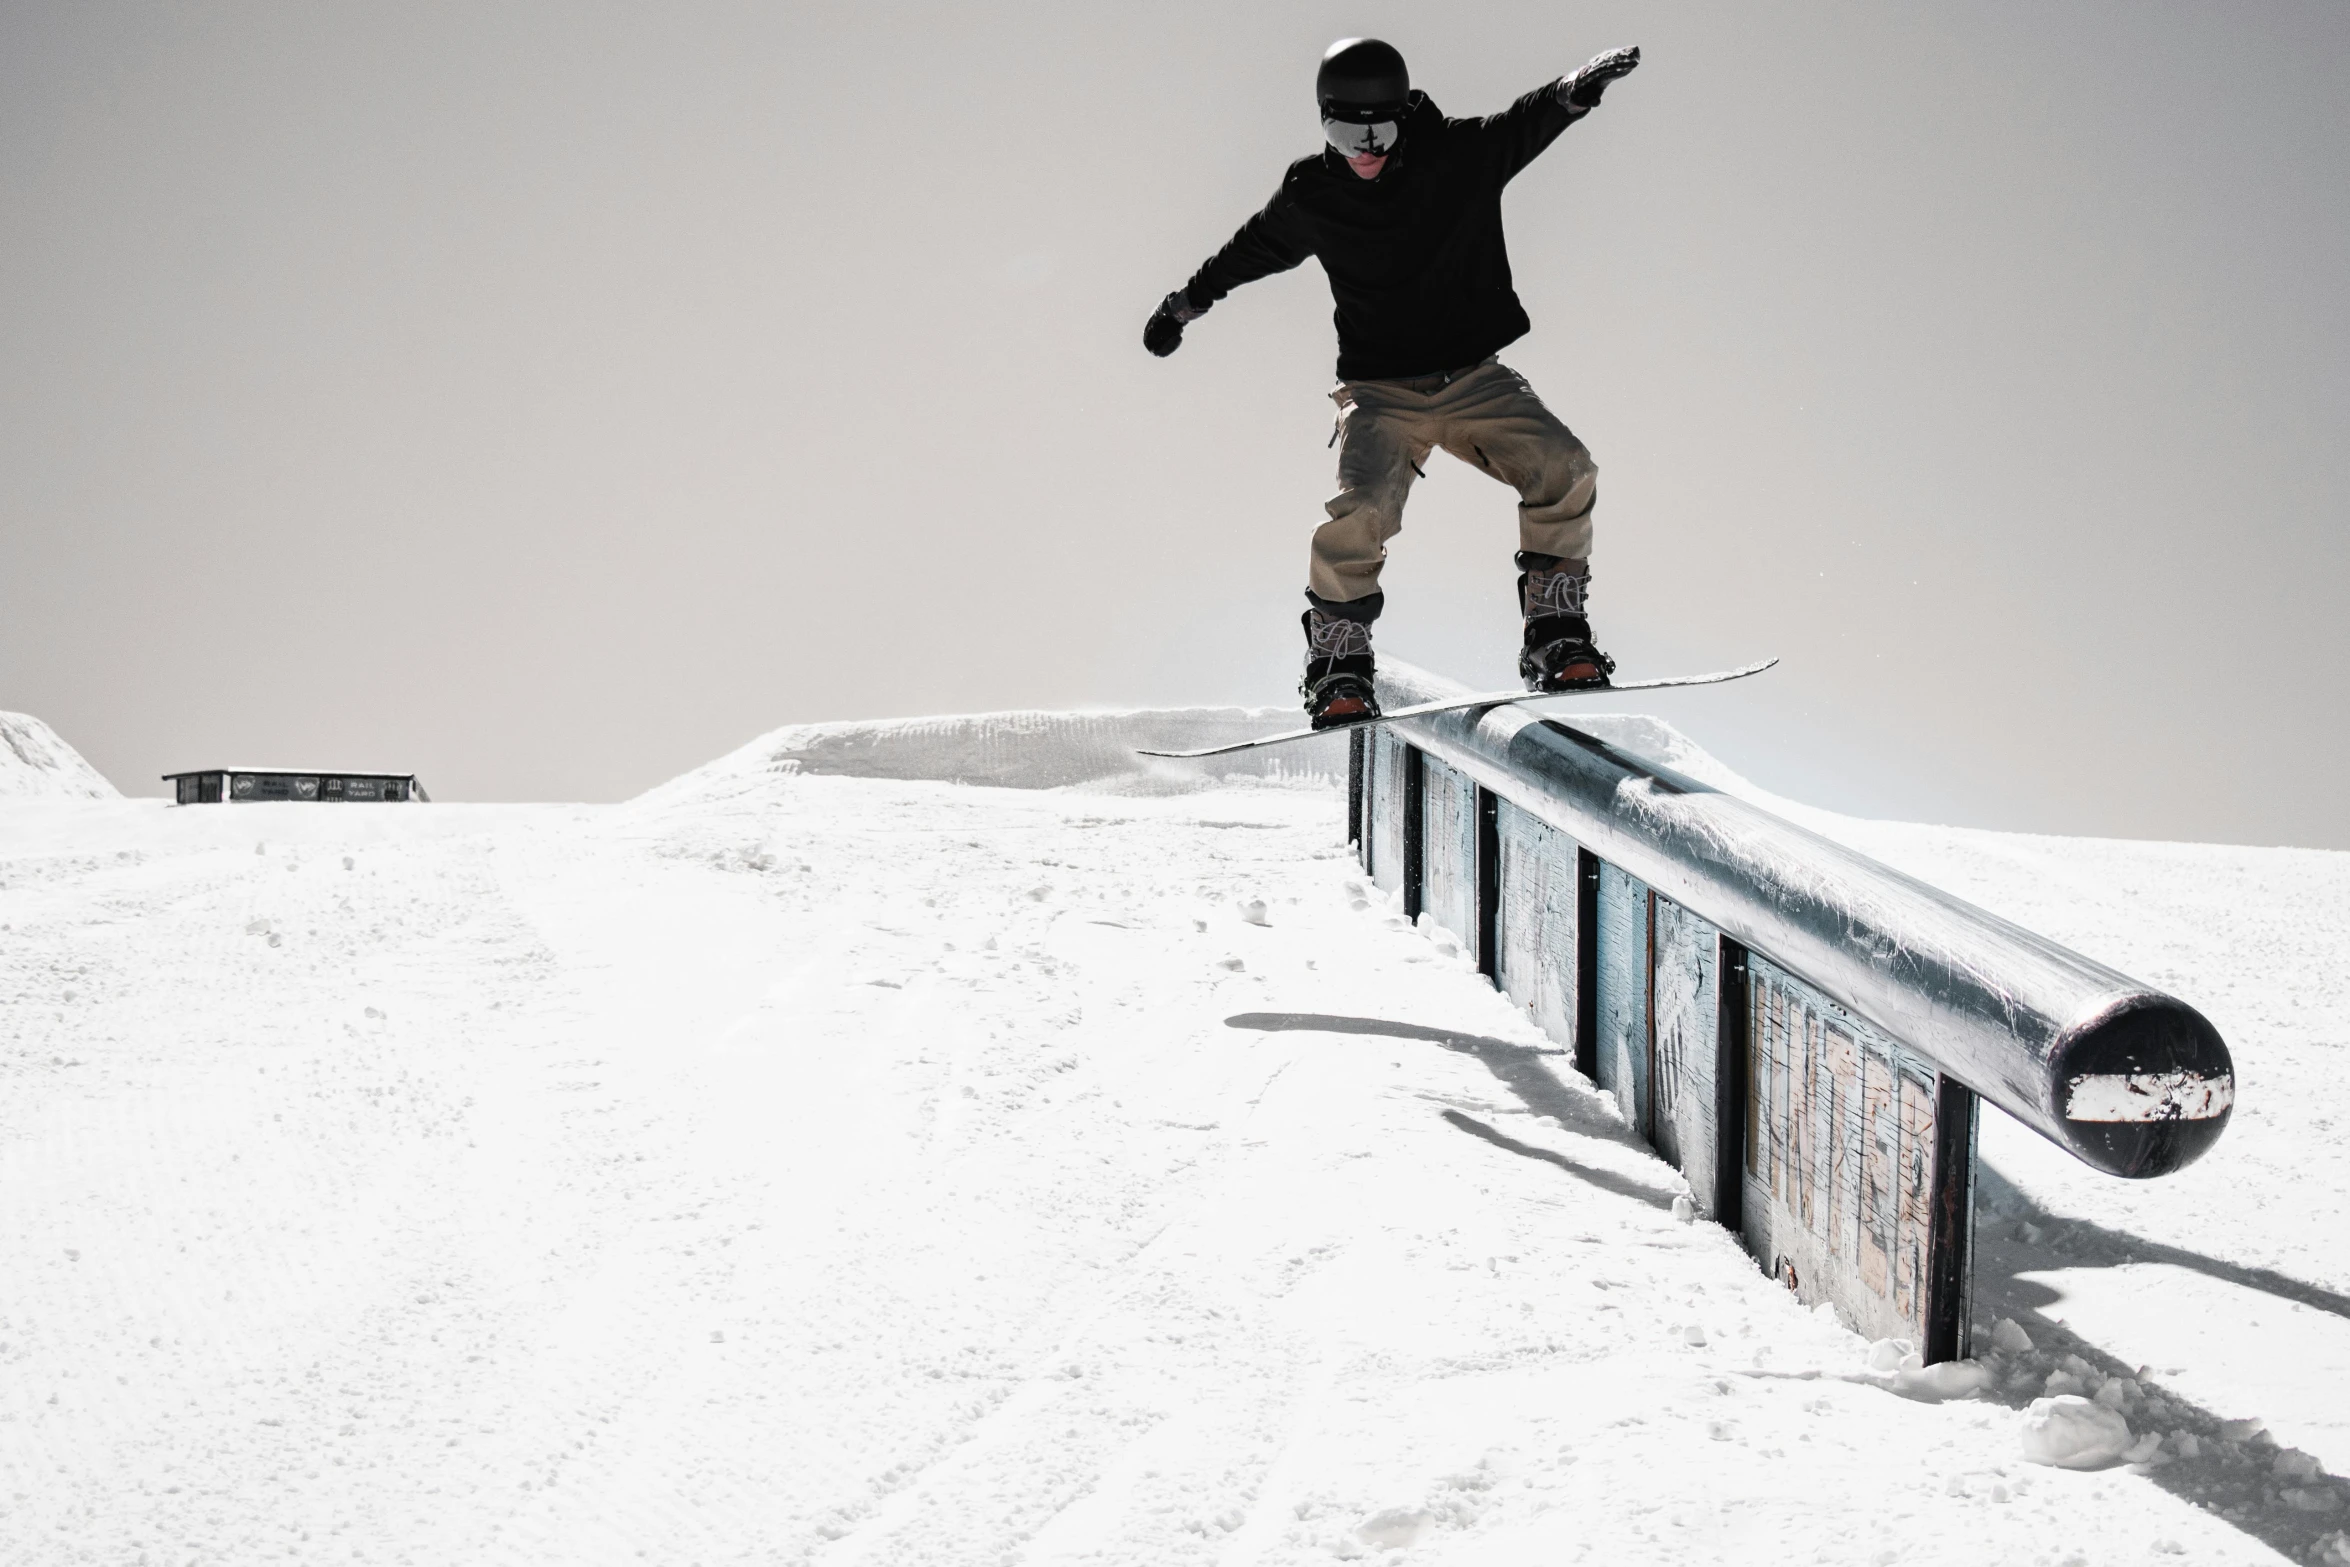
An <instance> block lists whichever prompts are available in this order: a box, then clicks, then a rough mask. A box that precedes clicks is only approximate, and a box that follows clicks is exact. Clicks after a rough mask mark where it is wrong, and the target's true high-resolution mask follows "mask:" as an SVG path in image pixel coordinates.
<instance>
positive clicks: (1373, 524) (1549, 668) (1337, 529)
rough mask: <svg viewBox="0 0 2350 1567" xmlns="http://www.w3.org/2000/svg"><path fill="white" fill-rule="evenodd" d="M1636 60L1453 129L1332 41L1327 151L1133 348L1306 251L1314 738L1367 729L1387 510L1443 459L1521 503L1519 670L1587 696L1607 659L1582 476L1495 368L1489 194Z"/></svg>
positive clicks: (1293, 177) (1497, 211)
mask: <svg viewBox="0 0 2350 1567" xmlns="http://www.w3.org/2000/svg"><path fill="white" fill-rule="evenodd" d="M1639 63H1640V51H1639V50H1638V49H1636V48H1634V49H1616V50H1611V51H1610V52H1608V53H1606V54H1603V55H1600V56H1599V57H1598V58H1596V59H1594V60H1593V61H1592V62H1591V63H1590V64H1588V65H1586V66H1584V67H1583V68H1582V69H1581V70H1580V71H1577V72H1576V73H1575V74H1574V75H1572V76H1567V77H1562V78H1560V79H1559V80H1557V81H1555V82H1549V83H1546V84H1545V85H1543V86H1541V87H1537V88H1536V89H1534V91H1532V92H1530V93H1528V94H1526V96H1525V97H1523V98H1520V99H1519V100H1518V101H1517V102H1516V103H1513V104H1511V105H1510V106H1509V107H1508V108H1506V109H1504V110H1502V111H1501V113H1499V114H1495V115H1489V116H1487V117H1486V118H1484V119H1481V120H1454V119H1448V118H1446V117H1445V116H1444V115H1443V114H1442V113H1440V112H1439V111H1438V109H1437V107H1436V105H1435V104H1433V103H1431V102H1430V101H1429V99H1428V95H1427V94H1426V93H1423V92H1414V91H1413V90H1412V85H1411V78H1410V76H1409V74H1408V73H1407V72H1406V71H1405V69H1404V60H1403V56H1402V55H1401V54H1399V53H1397V52H1396V50H1395V49H1394V48H1392V47H1391V46H1389V45H1387V44H1384V43H1381V42H1380V41H1379V40H1378V39H1376V38H1348V39H1342V40H1340V41H1339V42H1338V43H1335V44H1332V45H1331V46H1330V49H1329V52H1328V53H1326V54H1324V55H1323V56H1322V69H1321V72H1320V74H1319V75H1318V76H1317V77H1316V78H1315V82H1314V90H1315V95H1316V97H1318V98H1319V99H1320V101H1321V108H1322V132H1323V136H1324V138H1325V139H1326V140H1327V142H1328V144H1329V145H1327V146H1326V147H1324V148H1323V149H1322V151H1321V152H1320V153H1319V154H1318V155H1316V156H1314V157H1309V158H1301V159H1299V160H1298V161H1297V162H1295V163H1293V164H1291V165H1290V166H1289V172H1288V173H1286V174H1284V175H1283V176H1282V178H1281V188H1280V189H1279V190H1277V191H1275V192H1274V193H1273V199H1272V200H1271V201H1269V202H1267V203H1266V204H1265V210H1264V211H1262V212H1260V213H1258V214H1257V215H1256V216H1255V217H1253V218H1250V219H1249V220H1248V221H1247V222H1246V223H1244V224H1242V225H1241V227H1240V232H1239V233H1237V234H1235V235H1233V236H1232V239H1231V242H1230V243H1228V244H1227V245H1225V247H1224V248H1223V249H1222V250H1219V251H1217V252H1216V254H1215V255H1213V256H1211V257H1209V258H1208V261H1207V264H1206V265H1205V266H1203V267H1201V268H1200V269H1199V271H1198V272H1196V273H1194V274H1193V275H1192V279H1191V281H1190V282H1189V283H1186V284H1185V285H1184V286H1183V287H1182V288H1179V289H1177V290H1176V291H1175V292H1174V293H1172V294H1169V295H1168V296H1167V297H1166V299H1165V300H1163V301H1162V302H1161V303H1160V305H1159V308H1158V309H1157V310H1156V311H1154V312H1153V313H1152V315H1151V318H1150V323H1149V325H1147V326H1145V327H1144V328H1143V333H1142V341H1143V346H1144V347H1146V348H1148V349H1149V350H1150V351H1151V352H1152V353H1154V354H1157V355H1159V356H1160V357H1161V358H1164V357H1165V356H1166V355H1168V354H1171V353H1173V352H1175V350H1176V348H1177V347H1179V346H1180V345H1181V344H1182V342H1183V328H1184V327H1185V325H1186V324H1188V323H1190V322H1192V321H1196V320H1198V319H1199V318H1200V317H1201V316H1202V315H1204V314H1206V313H1207V310H1208V308H1209V307H1210V306H1211V305H1213V304H1215V302H1216V301H1217V300H1219V299H1222V298H1223V297H1224V296H1225V295H1226V294H1229V293H1231V292H1232V290H1234V289H1236V288H1238V287H1239V286H1240V285H1241V284H1243V283H1247V282H1251V281H1253V280H1254V279H1257V278H1261V277H1267V276H1270V275H1271V274H1273V273H1275V272H1286V271H1288V270H1289V269H1290V268H1291V267H1294V266H1296V265H1297V264H1298V263H1300V262H1302V261H1304V260H1305V259H1306V257H1308V256H1314V257H1317V258H1319V260H1320V261H1321V263H1322V270H1323V271H1324V272H1325V273H1327V274H1328V275H1329V278H1330V292H1331V294H1332V296H1333V297H1334V298H1335V299H1336V301H1337V304H1338V311H1337V323H1338V389H1337V390H1336V391H1334V392H1332V393H1331V399H1332V400H1333V401H1334V402H1336V403H1337V404H1338V430H1337V433H1336V435H1335V436H1334V437H1333V438H1332V439H1333V441H1334V443H1335V444H1336V445H1337V447H1338V493H1337V494H1336V495H1334V496H1332V497H1331V498H1330V499H1329V500H1328V501H1327V502H1326V503H1324V504H1325V506H1326V509H1327V510H1328V511H1329V513H1330V520H1329V521H1327V522H1325V523H1323V524H1322V525H1321V526H1320V527H1318V528H1316V529H1315V530H1314V543H1313V554H1312V560H1311V564H1310V569H1309V573H1308V579H1307V580H1308V584H1309V585H1308V587H1307V588H1306V603H1307V606H1308V607H1307V609H1306V613H1305V631H1306V675H1305V681H1304V683H1303V684H1302V685H1301V686H1300V688H1299V689H1300V690H1302V691H1303V692H1304V693H1305V699H1306V711H1307V712H1308V713H1310V714H1311V715H1312V716H1313V724H1314V727H1315V728H1317V729H1324V728H1329V727H1331V726H1333V725H1337V724H1346V723H1355V722H1359V721H1361V720H1363V719H1366V718H1375V717H1377V716H1378V713H1379V703H1378V698H1377V697H1376V696H1374V695H1373V693H1372V688H1371V670H1372V663H1371V623H1372V622H1373V621H1375V620H1377V619H1378V618H1379V611H1380V609H1381V608H1382V607H1384V605H1385V603H1386V599H1385V596H1384V595H1383V594H1381V592H1380V591H1379V568H1380V567H1381V565H1383V564H1384V563H1385V561H1386V559H1387V541H1388V540H1389V539H1391V538H1393V537H1394V536H1395V535H1396V533H1397V532H1398V531H1399V530H1400V529H1401V528H1402V526H1403V505H1404V498H1405V496H1406V495H1408V494H1409V493H1410V491H1411V487H1412V479H1413V477H1414V476H1415V475H1418V474H1420V473H1422V472H1424V469H1423V467H1422V465H1423V464H1424V463H1425V462H1426V461H1427V459H1428V453H1429V452H1430V451H1431V450H1433V449H1434V448H1437V447H1442V448H1443V449H1444V450H1445V451H1447V452H1450V453H1451V454H1452V455H1453V456H1455V457H1457V458H1459V459H1460V460H1461V461H1462V462H1465V463H1473V464H1475V465H1476V466H1477V467H1479V468H1482V469H1484V470H1485V471H1486V472H1487V473H1490V474H1492V475H1493V476H1494V477H1495V478H1497V479H1499V480H1501V481H1502V482H1503V483H1505V484H1508V485H1511V486H1513V487H1514V488H1515V489H1516V490H1517V492H1518V498H1519V505H1518V543H1519V549H1518V569H1519V572H1520V573H1521V575H1520V576H1519V578H1518V600H1519V608H1520V609H1521V610H1522V611H1523V612H1524V614H1525V617H1526V637H1525V651H1524V652H1522V653H1521V654H1519V656H1518V671H1519V673H1521V674H1522V675H1524V676H1525V677H1526V685H1527V688H1528V689H1529V690H1535V691H1567V690H1574V689H1577V688H1580V687H1586V686H1604V685H1606V684H1607V683H1608V675H1609V674H1610V673H1611V672H1612V671H1613V670H1614V669H1615V667H1616V665H1615V660H1614V659H1611V658H1609V657H1608V656H1607V655H1606V654H1605V653H1602V652H1600V651H1599V649H1598V648H1597V647H1595V646H1594V645H1593V644H1592V640H1591V623H1590V621H1589V620H1587V619H1586V618H1585V616H1584V591H1585V589H1586V587H1587V585H1588V584H1589V583H1590V581H1591V570H1590V557H1591V508H1592V503H1593V501H1594V499H1595V498H1596V496H1597V493H1598V476H1599V470H1598V468H1597V467H1596V466H1595V465H1594V464H1593V463H1592V461H1591V454H1590V452H1589V451H1587V450H1585V448H1584V445H1583V443H1582V442H1581V441H1579V440H1577V439H1575V435H1574V432H1573V431H1571V430H1569V429H1568V428H1567V427H1566V426H1565V425H1564V424H1563V423H1561V422H1560V421H1559V418H1558V416H1557V415H1556V414H1553V413H1552V412H1551V411H1550V410H1549V409H1548V408H1546V407H1544V406H1543V404H1542V400H1541V399H1540V398H1538V397H1536V396H1535V395H1534V389H1533V388H1532V387H1531V386H1528V385H1527V384H1526V380H1525V378H1524V377H1523V376H1521V375H1519V374H1518V373H1517V372H1516V371H1514V370H1512V369H1510V368H1509V367H1508V366H1507V365H1504V364H1502V363H1500V361H1499V360H1498V359H1497V358H1496V357H1495V355H1496V354H1497V353H1499V351H1500V350H1501V349H1503V348H1504V347H1506V346H1508V345H1509V344H1511V343H1514V342H1516V341H1517V340H1518V339H1519V338H1521V337H1523V336H1525V334H1526V333H1527V332H1528V331H1529V330H1530V329H1531V327H1532V323H1531V322H1529V321H1528V320H1527V319H1526V311H1525V307H1524V306H1522V305H1520V304H1519V303H1518V296H1517V292H1516V291H1515V290H1514V289H1513V288H1512V287H1511V286H1510V262H1509V255H1508V253H1507V251H1506V249H1505V248H1504V246H1503V243H1502V234H1501V192H1502V187H1503V186H1505V185H1507V184H1508V183H1509V181H1510V177H1511V176H1512V175H1514V174H1516V173H1517V172H1518V171H1519V170H1520V169H1522V168H1524V167H1525V166H1526V165H1527V164H1529V163H1531V162H1533V161H1534V158H1535V155H1536V154H1538V153H1540V152H1541V151H1542V149H1543V148H1545V147H1547V146H1549V145H1550V144H1551V142H1552V141H1553V140H1554V139H1556V137H1557V136H1558V134H1559V132H1561V131H1563V130H1565V129H1566V128H1567V127H1568V126H1570V125H1572V124H1574V123H1575V122H1576V121H1577V120H1579V119H1581V118H1582V117H1583V116H1584V115H1586V114H1588V113H1590V112H1591V110H1592V109H1593V108H1594V107H1595V106H1596V105H1597V104H1598V103H1599V97H1600V94H1601V93H1602V92H1603V91H1605V90H1606V88H1607V84H1608V83H1609V82H1611V81H1614V80H1615V79H1616V78H1617V77H1619V76H1623V75H1625V74H1627V73H1628V72H1630V71H1631V70H1632V68H1633V67H1634V66H1636V65H1638V64H1639Z"/></svg>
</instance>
